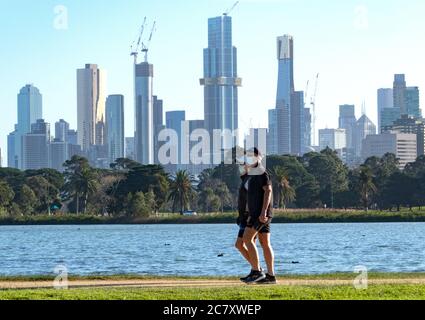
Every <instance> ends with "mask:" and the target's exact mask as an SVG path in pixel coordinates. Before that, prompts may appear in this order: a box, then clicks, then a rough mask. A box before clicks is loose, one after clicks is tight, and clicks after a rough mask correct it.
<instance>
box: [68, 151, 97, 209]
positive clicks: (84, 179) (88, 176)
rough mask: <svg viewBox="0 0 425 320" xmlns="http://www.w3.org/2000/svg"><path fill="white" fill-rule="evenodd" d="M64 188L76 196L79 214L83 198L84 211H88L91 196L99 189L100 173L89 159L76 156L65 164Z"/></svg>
mask: <svg viewBox="0 0 425 320" xmlns="http://www.w3.org/2000/svg"><path fill="white" fill-rule="evenodd" d="M64 166H65V168H66V170H65V185H64V189H65V190H66V191H67V192H68V193H69V194H70V195H72V196H73V197H74V200H75V202H76V207H77V208H76V211H77V214H79V213H80V201H81V200H80V199H81V198H82V199H83V212H84V214H85V213H87V203H88V199H89V196H90V195H92V194H94V193H95V192H96V190H97V184H98V183H97V180H98V175H97V173H96V171H95V170H93V169H92V168H91V167H90V165H89V164H88V161H87V159H85V158H82V157H77V156H74V157H72V159H71V160H68V161H67V162H65V164H64Z"/></svg>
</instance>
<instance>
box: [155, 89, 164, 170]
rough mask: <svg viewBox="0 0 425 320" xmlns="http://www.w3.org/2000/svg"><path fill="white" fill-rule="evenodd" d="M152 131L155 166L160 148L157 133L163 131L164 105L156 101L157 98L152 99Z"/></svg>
mask: <svg viewBox="0 0 425 320" xmlns="http://www.w3.org/2000/svg"><path fill="white" fill-rule="evenodd" d="M153 129H154V137H153V138H154V139H153V140H154V160H155V163H156V164H160V163H159V159H158V152H159V149H160V148H161V146H162V142H159V140H158V136H159V133H160V132H161V131H162V130H163V129H165V126H164V103H163V101H162V100H160V99H158V97H157V96H154V97H153Z"/></svg>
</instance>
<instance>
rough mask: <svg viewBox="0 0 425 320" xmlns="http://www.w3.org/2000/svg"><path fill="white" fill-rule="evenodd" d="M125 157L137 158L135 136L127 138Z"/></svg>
mask: <svg viewBox="0 0 425 320" xmlns="http://www.w3.org/2000/svg"><path fill="white" fill-rule="evenodd" d="M125 157H126V158H127V159H130V160H136V154H135V152H134V138H133V137H127V138H125Z"/></svg>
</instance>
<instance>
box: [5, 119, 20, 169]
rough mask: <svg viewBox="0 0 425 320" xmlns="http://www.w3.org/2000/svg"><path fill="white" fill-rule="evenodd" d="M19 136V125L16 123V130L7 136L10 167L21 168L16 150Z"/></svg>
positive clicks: (8, 164) (8, 163)
mask: <svg viewBox="0 0 425 320" xmlns="http://www.w3.org/2000/svg"><path fill="white" fill-rule="evenodd" d="M18 136H19V135H18V130H17V125H15V131H13V132H11V133H9V135H8V136H7V166H8V167H9V168H19V164H18V155H17V151H16V150H15V146H16V140H17V137H18Z"/></svg>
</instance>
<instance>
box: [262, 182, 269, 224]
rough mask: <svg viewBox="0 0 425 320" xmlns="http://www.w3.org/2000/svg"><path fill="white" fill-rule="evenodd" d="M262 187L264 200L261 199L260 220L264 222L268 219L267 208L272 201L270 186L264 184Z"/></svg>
mask: <svg viewBox="0 0 425 320" xmlns="http://www.w3.org/2000/svg"><path fill="white" fill-rule="evenodd" d="M263 189H264V200H263V209H262V210H261V216H260V222H262V223H266V222H267V221H268V220H269V217H267V210H268V208H269V206H270V203H271V201H272V186H271V185H266V186H264V187H263Z"/></svg>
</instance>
